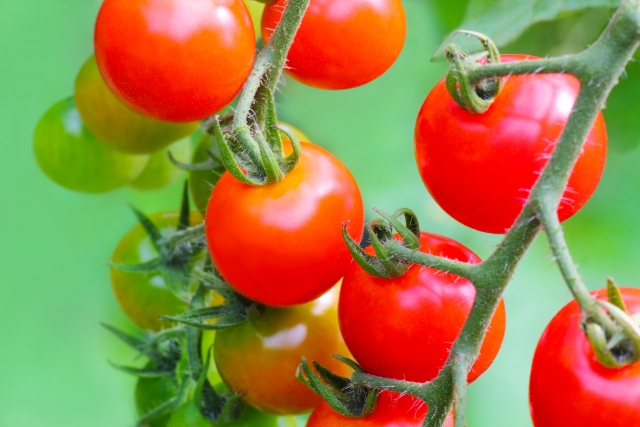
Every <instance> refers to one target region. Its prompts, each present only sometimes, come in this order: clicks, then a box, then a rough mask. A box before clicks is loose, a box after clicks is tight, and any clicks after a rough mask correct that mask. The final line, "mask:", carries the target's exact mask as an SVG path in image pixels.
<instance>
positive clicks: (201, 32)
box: [95, 0, 256, 122]
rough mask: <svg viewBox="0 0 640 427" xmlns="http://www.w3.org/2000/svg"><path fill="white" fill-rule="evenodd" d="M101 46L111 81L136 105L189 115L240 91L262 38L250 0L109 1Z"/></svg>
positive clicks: (200, 114)
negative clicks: (258, 39) (257, 34)
mask: <svg viewBox="0 0 640 427" xmlns="http://www.w3.org/2000/svg"><path fill="white" fill-rule="evenodd" d="M212 17H224V19H212ZM95 53H96V59H97V61H98V67H99V68H100V72H101V74H102V76H103V77H104V79H105V81H106V83H107V85H108V86H109V87H110V88H111V90H113V92H114V93H115V94H116V95H118V97H119V98H121V99H122V100H124V101H125V102H126V103H127V104H128V105H129V106H130V107H132V108H133V109H135V110H136V111H139V112H140V113H143V114H145V115H148V116H150V117H153V118H156V119H159V120H165V121H172V122H189V121H193V120H200V119H204V118H205V117H208V116H211V115H212V114H214V113H216V112H218V111H220V110H221V109H222V108H224V107H225V106H226V105H227V104H229V103H230V102H231V101H232V100H233V98H235V96H236V95H237V94H238V93H239V92H240V89H242V85H243V84H244V81H245V80H246V79H247V77H248V76H249V73H250V71H251V67H252V66H253V61H254V57H255V53H256V37H255V33H254V31H253V24H252V23H251V16H250V15H249V11H248V10H247V7H246V6H245V4H244V2H243V1H242V0H165V1H157V0H105V1H104V2H103V3H102V7H101V8H100V12H99V14H98V19H97V21H96V27H95Z"/></svg>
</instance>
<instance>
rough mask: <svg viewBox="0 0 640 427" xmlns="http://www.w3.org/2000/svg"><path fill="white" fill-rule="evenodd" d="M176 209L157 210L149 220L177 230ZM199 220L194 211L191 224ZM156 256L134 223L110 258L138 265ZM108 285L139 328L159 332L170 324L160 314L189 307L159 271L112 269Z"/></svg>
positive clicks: (163, 230) (167, 232)
mask: <svg viewBox="0 0 640 427" xmlns="http://www.w3.org/2000/svg"><path fill="white" fill-rule="evenodd" d="M179 218H180V213H179V212H160V213H156V214H153V215H150V216H149V219H150V220H151V222H153V224H155V226H156V227H157V228H158V229H159V230H160V233H162V234H163V235H165V236H167V235H170V234H171V233H174V232H175V231H176V226H177V224H178V221H179ZM201 222H202V217H201V216H200V214H199V213H197V212H192V213H191V218H190V224H191V226H194V225H197V224H199V223H201ZM157 257H158V252H157V250H156V249H155V248H154V246H153V243H152V241H151V239H150V237H149V235H148V234H147V232H146V231H145V230H144V228H143V227H142V225H141V224H139V223H138V224H136V226H135V227H133V228H132V229H131V231H129V232H128V233H127V234H126V235H125V236H124V237H123V238H122V240H120V243H118V246H117V247H116V250H115V252H114V254H113V257H112V259H111V261H112V262H113V263H114V264H129V265H131V264H140V263H144V262H148V261H151V260H153V259H155V258H157ZM111 284H112V286H113V291H114V293H115V296H116V299H117V301H118V303H119V304H120V307H121V308H122V311H124V313H125V314H126V315H127V317H128V318H129V319H131V321H132V322H133V323H135V324H136V325H137V326H139V327H140V328H142V329H146V330H151V331H159V330H160V329H163V328H168V327H171V326H173V323H172V322H169V321H165V320H161V319H160V316H175V315H177V314H181V313H184V312H185V311H187V310H188V303H187V302H186V301H183V300H182V299H180V298H178V297H177V296H176V295H175V294H174V292H173V291H171V289H169V287H168V286H167V283H166V280H165V277H164V275H163V274H162V272H161V271H160V270H156V271H152V272H127V271H122V270H118V269H117V268H111Z"/></svg>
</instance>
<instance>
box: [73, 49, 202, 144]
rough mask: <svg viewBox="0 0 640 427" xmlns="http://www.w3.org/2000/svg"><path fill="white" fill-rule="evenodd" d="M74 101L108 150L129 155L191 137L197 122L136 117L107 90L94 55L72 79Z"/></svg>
mask: <svg viewBox="0 0 640 427" xmlns="http://www.w3.org/2000/svg"><path fill="white" fill-rule="evenodd" d="M75 100H76V105H77V107H78V111H79V112H80V116H82V120H83V121H84V123H85V124H86V126H87V127H88V128H89V129H91V132H92V133H93V134H94V135H96V137H98V139H99V140H100V141H101V142H102V143H104V144H106V145H108V146H109V147H111V148H113V149H116V150H119V151H124V152H126V153H133V154H148V153H153V152H156V151H158V150H160V149H162V148H165V147H166V146H168V145H169V144H171V143H173V142H175V141H177V140H179V139H182V138H184V137H186V136H188V135H190V134H192V133H193V132H194V131H195V130H196V128H197V127H198V125H199V123H198V122H187V123H170V122H165V121H161V120H155V119H152V118H150V117H148V116H145V115H143V114H140V113H138V112H136V111H134V110H132V109H131V108H130V107H128V106H127V105H126V104H124V103H123V102H122V101H121V100H120V99H119V98H118V97H117V96H116V95H114V93H113V92H112V91H111V89H109V87H108V86H107V84H106V83H105V82H104V79H103V78H102V76H101V75H100V70H98V64H97V63H96V58H95V56H91V57H90V58H89V59H88V60H87V62H85V64H84V65H83V66H82V69H81V70H80V73H79V74H78V77H77V78H76V86H75Z"/></svg>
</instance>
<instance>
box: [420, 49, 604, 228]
mask: <svg viewBox="0 0 640 427" xmlns="http://www.w3.org/2000/svg"><path fill="white" fill-rule="evenodd" d="M501 59H502V61H503V62H512V61H525V60H534V59H537V58H536V57H533V56H527V55H502V56H501ZM579 90H580V83H579V82H578V80H577V79H576V78H575V77H574V76H572V75H569V74H535V75H515V76H509V77H506V78H505V81H504V87H503V88H502V90H501V91H500V93H499V94H498V95H497V97H496V99H495V101H494V103H493V104H492V105H491V107H490V108H489V110H488V111H487V112H485V113H483V114H472V113H471V112H469V111H467V110H465V109H463V108H462V107H460V106H459V105H458V104H456V102H455V101H454V100H453V98H451V96H450V95H449V93H448V92H447V89H446V85H445V80H442V81H440V82H439V83H438V84H437V85H436V86H435V87H434V88H433V89H432V90H431V93H429V96H428V97H427V99H426V100H425V102H424V104H423V105H422V108H421V110H420V113H419V114H418V120H417V123H416V128H415V153H416V160H417V163H418V169H419V171H420V175H421V176H422V180H423V181H424V183H425V185H426V187H427V189H428V190H429V193H431V195H432V196H433V198H434V200H435V201H436V202H437V203H438V204H439V205H440V207H441V208H442V209H444V210H445V212H447V213H448V214H449V215H451V216H452V217H453V218H454V219H456V220H457V221H459V222H461V223H462V224H464V225H466V226H468V227H471V228H474V229H476V230H479V231H484V232H487V233H504V232H505V231H506V230H508V229H509V228H510V227H511V226H512V225H513V223H514V222H515V220H516V218H517V216H518V214H519V213H520V212H521V211H522V207H523V205H524V203H525V202H526V201H527V199H528V197H529V191H530V190H531V188H532V187H533V185H534V183H535V181H536V180H537V178H538V176H539V175H540V173H541V172H542V169H543V168H544V166H545V165H546V163H547V161H548V160H549V157H550V156H551V153H552V151H553V149H554V148H555V145H556V142H557V140H558V138H559V137H560V134H561V132H562V130H563V129H564V127H565V125H566V123H567V120H568V118H569V114H571V110H572V108H573V105H574V103H575V101H576V98H577V96H578V91H579ZM606 154H607V133H606V129H605V124H604V119H603V117H602V114H599V115H598V118H597V119H596V122H595V123H594V124H593V127H592V128H591V131H590V133H589V136H588V137H587V141H586V143H585V145H584V149H583V151H582V153H581V154H580V157H579V158H578V161H577V163H576V165H575V167H574V169H573V172H572V174H571V177H570V179H569V183H568V187H567V189H566V190H565V192H564V195H563V197H562V201H561V203H560V206H559V208H558V215H559V217H560V220H561V221H564V220H566V219H567V218H569V217H571V216H572V215H573V214H575V213H576V212H577V211H578V210H580V208H582V206H584V205H585V204H586V203H587V201H588V200H589V198H590V197H591V195H592V194H593V192H594V191H595V189H596V187H597V186H598V183H599V182H600V177H601V176H602V172H603V170H604V165H605V160H606Z"/></svg>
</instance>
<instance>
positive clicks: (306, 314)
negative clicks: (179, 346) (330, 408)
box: [210, 289, 351, 415]
mask: <svg viewBox="0 0 640 427" xmlns="http://www.w3.org/2000/svg"><path fill="white" fill-rule="evenodd" d="M338 293H339V292H338V289H332V290H330V291H329V292H327V293H326V294H324V295H323V296H321V297H320V298H318V299H317V300H315V301H313V302H310V303H308V304H304V305H300V306H297V307H288V308H272V307H267V308H266V309H265V310H264V312H263V313H262V314H261V315H260V317H258V318H257V319H255V320H250V321H248V322H246V323H243V324H241V325H238V326H233V327H231V328H226V329H222V330H220V331H217V332H216V338H215V345H214V346H213V352H214V355H215V361H216V366H217V368H218V372H219V374H220V376H221V377H222V379H223V380H224V382H225V384H227V386H229V388H230V389H231V390H233V391H234V392H236V393H243V394H244V396H243V398H242V399H243V400H244V402H245V403H247V404H249V405H251V406H253V407H254V408H256V409H259V410H261V411H264V412H269V413H272V414H280V415H287V414H289V415H294V414H300V413H304V412H308V411H310V410H312V409H313V408H314V407H316V406H317V405H318V404H320V402H321V401H322V398H320V396H318V395H317V394H315V393H314V392H313V391H311V390H310V389H309V388H307V386H305V385H304V384H303V383H302V382H300V381H298V379H297V378H296V370H297V368H298V366H299V365H300V362H301V360H302V358H303V357H305V358H306V359H307V360H308V361H309V363H311V361H316V362H318V363H320V364H321V365H323V366H324V367H326V368H328V369H330V370H332V371H333V372H335V373H336V374H338V375H341V376H345V377H348V376H350V375H351V368H349V367H348V366H347V365H345V364H344V363H342V362H340V361H338V360H337V359H335V358H333V357H332V354H339V355H341V356H343V357H350V356H351V355H350V354H349V351H348V350H347V347H346V346H345V344H344V341H343V339H342V336H341V335H340V329H339V327H338V314H337V302H338ZM211 377H213V378H211ZM216 377H217V374H216V373H214V372H211V371H210V378H211V379H213V380H215V379H216Z"/></svg>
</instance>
